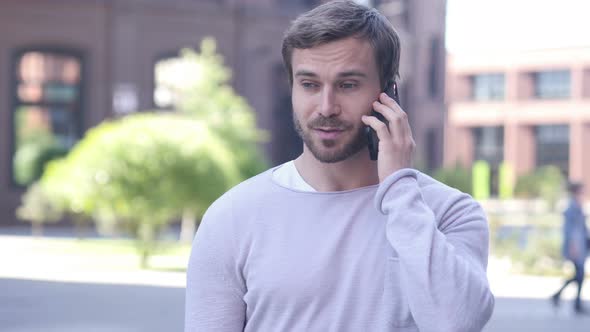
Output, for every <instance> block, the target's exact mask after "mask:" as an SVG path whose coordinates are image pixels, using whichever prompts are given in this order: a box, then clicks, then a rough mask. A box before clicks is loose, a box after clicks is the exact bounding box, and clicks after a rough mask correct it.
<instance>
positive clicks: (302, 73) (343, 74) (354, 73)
mask: <svg viewBox="0 0 590 332" xmlns="http://www.w3.org/2000/svg"><path fill="white" fill-rule="evenodd" d="M300 76H304V77H318V74H316V73H314V72H312V71H309V70H303V69H302V70H298V71H297V72H295V77H300ZM347 77H362V78H365V77H367V74H365V73H363V72H360V71H357V70H350V71H345V72H341V73H338V78H347Z"/></svg>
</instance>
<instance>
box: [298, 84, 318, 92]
mask: <svg viewBox="0 0 590 332" xmlns="http://www.w3.org/2000/svg"><path fill="white" fill-rule="evenodd" d="M301 86H302V87H303V88H304V89H306V90H308V89H315V88H317V87H318V85H317V84H316V83H313V82H301Z"/></svg>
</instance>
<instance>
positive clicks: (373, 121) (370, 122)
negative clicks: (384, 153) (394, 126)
mask: <svg viewBox="0 0 590 332" xmlns="http://www.w3.org/2000/svg"><path fill="white" fill-rule="evenodd" d="M361 121H363V123H364V124H365V125H367V126H369V127H371V128H373V129H374V130H375V132H376V133H377V137H379V140H388V139H391V134H390V133H389V128H388V127H387V125H386V124H385V123H384V122H383V121H381V120H379V119H377V118H376V117H374V116H369V115H363V116H362V117H361Z"/></svg>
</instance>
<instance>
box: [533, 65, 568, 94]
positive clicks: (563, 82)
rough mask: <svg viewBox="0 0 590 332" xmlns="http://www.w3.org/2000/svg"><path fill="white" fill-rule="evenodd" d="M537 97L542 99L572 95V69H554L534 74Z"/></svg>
mask: <svg viewBox="0 0 590 332" xmlns="http://www.w3.org/2000/svg"><path fill="white" fill-rule="evenodd" d="M533 80H534V82H535V83H534V84H535V97H536V98H540V99H560V98H568V97H569V96H570V71H569V70H552V71H542V72H537V73H534V74H533Z"/></svg>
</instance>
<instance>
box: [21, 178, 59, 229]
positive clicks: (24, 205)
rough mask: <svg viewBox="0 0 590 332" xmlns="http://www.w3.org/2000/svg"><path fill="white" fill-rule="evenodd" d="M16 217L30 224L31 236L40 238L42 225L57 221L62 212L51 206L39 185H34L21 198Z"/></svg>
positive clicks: (46, 194) (53, 205)
mask: <svg viewBox="0 0 590 332" xmlns="http://www.w3.org/2000/svg"><path fill="white" fill-rule="evenodd" d="M16 215H17V217H19V218H20V219H22V220H24V221H29V222H30V223H31V225H32V232H33V235H35V236H41V235H42V234H43V224H44V223H48V222H57V221H59V220H60V218H61V217H62V216H63V210H61V209H60V208H59V207H58V206H57V205H55V204H53V202H52V200H51V198H50V195H49V194H48V193H47V192H46V191H45V190H44V188H43V187H42V186H41V185H39V184H38V183H34V184H32V185H31V186H29V188H28V190H27V192H26V193H25V194H24V195H23V196H22V197H21V205H20V206H19V207H18V209H17V210H16Z"/></svg>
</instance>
